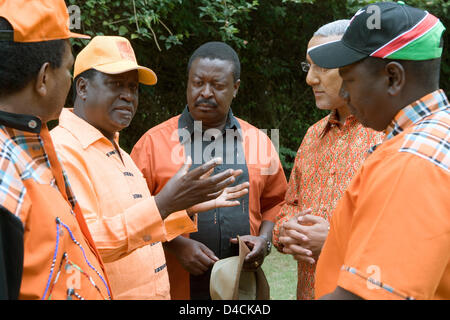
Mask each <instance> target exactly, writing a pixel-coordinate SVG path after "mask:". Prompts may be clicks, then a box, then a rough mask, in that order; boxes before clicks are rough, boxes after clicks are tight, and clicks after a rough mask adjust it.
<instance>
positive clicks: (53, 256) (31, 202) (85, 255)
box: [0, 111, 111, 299]
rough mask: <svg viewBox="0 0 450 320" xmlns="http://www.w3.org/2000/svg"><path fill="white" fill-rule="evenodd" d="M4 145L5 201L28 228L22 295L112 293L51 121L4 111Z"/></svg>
mask: <svg viewBox="0 0 450 320" xmlns="http://www.w3.org/2000/svg"><path fill="white" fill-rule="evenodd" d="M0 150H1V153H0V206H1V207H2V209H5V210H7V211H9V212H10V213H11V214H12V215H13V216H15V217H17V218H18V219H19V220H20V221H21V222H22V225H23V226H24V230H25V234H24V242H25V243H24V262H23V276H22V284H21V289H20V295H19V298H21V299H64V298H66V299H73V298H78V299H108V298H110V297H111V293H110V290H109V286H108V283H107V279H106V277H105V276H104V271H103V264H102V261H101V259H99V257H98V253H97V252H96V249H95V247H94V245H93V241H92V239H91V237H90V234H89V232H88V230H87V226H86V225H85V222H84V220H82V218H80V215H81V213H80V211H79V207H78V205H77V203H76V200H75V197H74V196H73V193H72V189H71V188H70V185H69V182H68V179H67V175H66V173H65V172H64V170H62V167H61V164H60V161H59V159H58V157H57V155H56V151H55V149H54V146H53V142H52V140H51V137H50V133H49V131H48V128H47V126H46V125H45V124H42V123H41V120H40V119H39V118H37V117H35V116H31V115H22V114H13V113H8V112H4V111H0ZM30 188H31V189H30ZM52 189H56V192H54V193H53V192H50V191H53V190H52ZM46 196H48V198H46ZM52 197H53V198H52ZM47 203H52V204H54V206H53V207H52V206H51V205H50V206H49V205H47ZM43 204H46V205H45V207H41V206H42V205H43ZM72 269H75V270H76V272H78V273H76V275H75V276H76V277H77V281H75V282H74V283H75V284H73V283H72V282H71V281H69V280H70V279H71V278H70V276H71V272H73V271H71V270H72ZM78 275H79V277H78ZM78 279H79V281H78Z"/></svg>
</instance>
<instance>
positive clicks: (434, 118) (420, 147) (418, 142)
mask: <svg viewBox="0 0 450 320" xmlns="http://www.w3.org/2000/svg"><path fill="white" fill-rule="evenodd" d="M449 140H450V109H449V108H447V109H446V110H443V111H441V112H437V113H434V114H432V115H430V116H428V117H426V118H424V119H422V120H420V121H419V122H417V123H416V124H414V125H413V126H411V127H410V128H408V129H407V130H405V132H403V133H402V134H401V138H400V139H399V141H398V143H397V145H396V147H397V148H398V150H397V151H398V152H401V153H402V152H404V153H409V154H412V155H414V156H417V157H420V158H422V159H424V160H427V161H429V162H430V163H432V164H434V165H436V166H438V167H440V168H442V169H444V170H445V171H446V172H450V143H449Z"/></svg>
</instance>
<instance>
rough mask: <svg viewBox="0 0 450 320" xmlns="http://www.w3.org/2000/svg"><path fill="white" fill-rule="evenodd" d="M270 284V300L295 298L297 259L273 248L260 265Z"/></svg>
mask: <svg viewBox="0 0 450 320" xmlns="http://www.w3.org/2000/svg"><path fill="white" fill-rule="evenodd" d="M262 268H263V270H264V273H265V275H266V278H267V281H268V282H269V286H270V299H271V300H296V299H297V261H295V260H294V258H292V256H291V255H286V254H282V253H279V252H278V251H277V249H275V248H273V250H272V252H271V253H270V254H269V255H268V256H267V257H266V259H265V260H264V264H263V265H262Z"/></svg>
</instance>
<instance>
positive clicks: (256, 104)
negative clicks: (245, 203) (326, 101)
mask: <svg viewBox="0 0 450 320" xmlns="http://www.w3.org/2000/svg"><path fill="white" fill-rule="evenodd" d="M66 1H67V3H68V4H76V5H78V6H79V7H80V9H81V22H82V25H81V27H82V30H79V31H80V32H83V33H87V34H90V35H100V34H104V35H122V36H125V37H127V38H128V39H130V40H131V41H132V45H133V47H134V49H135V52H136V56H137V58H138V61H139V63H140V64H142V65H145V66H149V67H150V68H152V69H153V70H154V71H155V72H156V74H157V75H158V84H157V85H156V86H154V87H146V86H142V87H141V89H140V90H141V91H140V104H139V111H138V113H137V115H136V117H135V119H134V120H133V122H132V124H131V126H130V127H129V128H127V129H126V130H124V131H123V132H122V134H121V145H122V146H123V147H124V149H125V150H127V151H130V150H131V148H132V147H133V145H134V144H135V143H136V141H137V140H138V139H139V137H140V136H141V135H142V134H143V133H144V132H145V131H147V130H148V129H149V128H151V127H153V126H155V125H156V124H158V123H160V122H163V121H165V120H167V119H168V118H170V117H171V116H174V115H176V114H179V113H180V112H181V111H182V110H183V108H184V106H185V103H186V98H185V95H186V80H187V72H186V65H187V61H188V59H189V57H190V55H191V54H192V52H193V51H194V50H195V49H196V48H197V47H198V46H199V45H201V44H203V43H205V42H207V41H212V40H221V41H225V42H227V43H229V44H230V45H231V46H233V47H234V48H235V49H236V51H237V52H238V54H239V56H240V59H241V64H242V75H241V86H240V90H239V94H238V96H237V98H236V99H235V100H234V102H233V112H234V113H235V115H237V116H238V117H241V118H243V119H245V120H247V121H249V122H250V123H252V124H254V125H256V126H258V127H260V128H265V129H275V128H278V129H279V130H280V156H281V159H282V163H283V167H284V169H285V172H286V174H287V175H289V172H290V170H291V168H292V162H293V159H294V157H295V154H296V151H297V149H298V147H299V145H300V143H301V141H302V138H303V136H304V134H305V133H306V130H307V129H308V127H309V126H310V125H312V124H313V123H315V122H316V121H318V120H319V119H320V118H322V117H323V116H325V115H326V112H323V111H320V110H318V109H317V108H316V107H315V103H314V97H313V94H312V91H311V89H310V88H309V87H308V86H307V85H306V83H305V77H306V75H305V74H303V73H302V72H301V69H300V62H301V61H303V60H304V59H305V55H306V47H307V44H308V41H309V39H310V38H311V36H312V34H313V33H314V31H316V30H317V29H318V28H319V27H320V26H322V25H323V24H325V23H328V22H331V21H334V20H337V19H343V18H349V17H351V16H352V15H353V14H354V13H355V12H356V11H357V9H358V8H360V7H362V6H364V5H366V4H368V3H373V2H376V1H369V0H347V1H342V0H330V1H325V0H264V1H257V0H253V1H244V0H112V1H111V0H85V1H78V0H66ZM406 2H407V3H408V4H411V5H413V6H417V7H421V8H424V9H426V10H428V11H430V12H431V13H433V14H435V15H436V16H438V17H440V18H441V20H442V21H443V23H444V24H445V25H446V26H447V27H449V28H450V19H449V18H448V17H449V15H448V12H449V8H450V3H448V2H447V1H445V0H429V1H423V0H411V1H406ZM85 44H86V42H85V41H84V42H83V41H81V40H76V41H74V51H75V52H74V53H75V54H76V53H77V52H79V50H80V49H81V48H82V47H83V46H84V45H85ZM448 46H449V36H448V33H447V34H446V37H445V48H448ZM449 59H450V58H449V57H448V55H447V54H446V55H445V56H444V58H443V61H442V76H441V81H442V88H444V90H446V92H448V91H449V90H448V89H449V88H450V80H449V79H450V61H449ZM68 103H70V101H69V102H68ZM269 131H270V130H269Z"/></svg>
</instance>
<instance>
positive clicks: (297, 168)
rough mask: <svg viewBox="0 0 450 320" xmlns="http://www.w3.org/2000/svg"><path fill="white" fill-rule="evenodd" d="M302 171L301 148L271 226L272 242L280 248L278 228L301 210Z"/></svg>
mask: <svg viewBox="0 0 450 320" xmlns="http://www.w3.org/2000/svg"><path fill="white" fill-rule="evenodd" d="M301 176H302V172H301V148H300V149H299V150H298V152H297V156H296V157H295V162H294V167H293V168H292V171H291V177H290V178H289V184H288V186H287V191H286V197H285V201H286V202H285V204H284V205H283V207H281V210H280V212H279V213H278V215H277V217H276V220H275V226H274V228H273V238H272V242H273V244H274V246H275V247H276V248H277V249H278V250H280V249H282V247H281V245H280V239H279V236H280V228H281V226H282V225H283V223H285V222H286V221H288V220H289V219H291V218H292V217H294V216H295V215H296V214H298V213H300V211H301V204H300V203H299V202H300V201H301V199H300V180H301Z"/></svg>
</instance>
